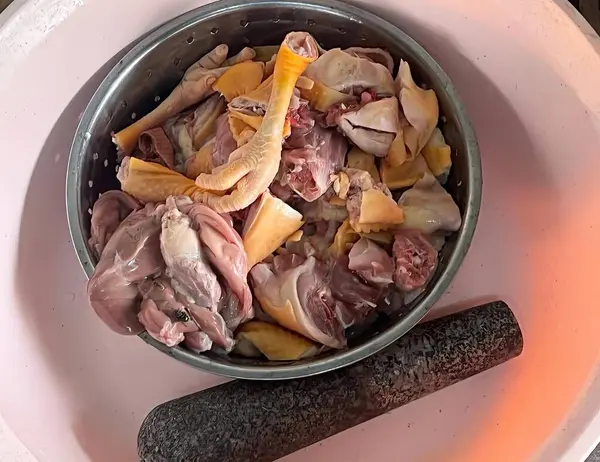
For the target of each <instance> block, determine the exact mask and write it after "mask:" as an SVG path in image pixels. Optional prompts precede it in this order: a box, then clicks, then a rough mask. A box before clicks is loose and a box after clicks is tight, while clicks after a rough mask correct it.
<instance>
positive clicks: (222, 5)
mask: <svg viewBox="0 0 600 462" xmlns="http://www.w3.org/2000/svg"><path fill="white" fill-rule="evenodd" d="M259 7H262V8H265V7H267V8H268V7H272V8H282V7H285V8H296V9H303V10H306V9H309V10H315V9H316V10H318V11H319V12H322V13H326V14H330V15H336V16H344V17H345V18H347V19H348V20H350V21H354V22H358V23H363V22H368V23H370V24H373V25H376V27H378V28H381V29H383V30H384V31H385V33H386V34H387V35H389V36H391V37H398V39H399V40H400V41H403V42H404V43H405V44H406V45H407V46H408V47H409V48H412V49H413V50H414V51H415V52H416V53H417V54H419V55H420V56H421V58H422V59H423V61H424V62H425V64H426V66H427V68H428V70H429V71H430V72H432V73H433V74H435V76H436V78H437V79H439V81H440V82H441V83H442V85H443V88H444V91H445V92H446V94H447V96H448V97H449V100H450V102H451V104H452V106H453V111H454V115H455V116H456V119H457V121H458V125H459V126H460V131H461V132H462V134H463V136H464V142H465V146H466V149H465V152H464V153H463V155H464V156H465V157H466V160H467V178H466V181H467V182H468V185H467V186H468V187H467V191H468V195H467V206H466V209H465V213H464V217H463V225H462V227H461V229H460V230H459V231H458V234H459V235H458V238H457V241H456V244H455V248H454V251H453V252H452V253H451V255H450V257H449V259H448V262H447V264H446V267H445V268H444V269H443V270H442V273H441V274H440V276H439V279H438V280H437V281H435V282H434V283H433V284H432V285H431V287H430V288H429V289H428V291H427V293H426V295H425V296H424V298H423V299H421V301H420V302H419V303H418V304H417V305H416V306H415V307H414V308H413V309H412V311H411V312H410V313H408V314H407V315H406V316H405V317H403V318H402V319H401V320H400V321H398V322H397V323H396V324H395V325H393V326H392V327H390V328H388V329H387V330H386V331H384V332H381V333H379V334H377V335H376V336H374V337H373V338H371V339H369V340H368V341H366V342H365V343H364V344H362V345H360V346H357V347H354V348H352V349H349V350H346V351H341V352H340V353H338V354H336V355H335V356H332V357H326V358H321V359H320V358H318V357H317V358H316V359H314V360H312V361H311V362H310V363H308V364H307V363H301V364H290V365H281V366H249V365H240V364H227V363H225V362H219V361H216V360H214V359H212V358H210V357H208V356H205V355H197V354H194V353H192V352H189V351H187V350H185V349H183V348H179V347H175V348H168V347H166V346H165V345H163V344H161V343H160V342H158V341H156V340H154V339H153V338H152V337H150V336H149V335H148V334H146V333H145V332H144V333H142V334H140V337H141V338H142V339H143V340H144V341H145V342H147V343H149V344H150V345H152V346H154V347H155V348H157V349H158V350H160V351H162V352H163V353H165V354H168V355H169V356H172V357H174V358H176V359H178V360H180V361H182V362H185V363H187V364H189V365H191V366H193V367H195V368H198V369H201V370H204V371H207V372H212V373H215V374H219V375H223V376H227V377H232V378H240V379H253V380H278V379H293V378H300V377H307V376H311V375H316V374H320V373H323V372H327V371H331V370H335V369H339V368H341V367H345V366H348V365H350V364H353V363H355V362H357V361H360V360H362V359H364V358H367V357H368V356H370V355H372V354H374V353H376V352H378V351H380V350H381V349H383V348H385V347H386V346H388V345H390V344H391V343H393V342H394V341H396V340H397V339H398V338H400V337H401V336H403V335H404V334H405V333H406V332H408V331H409V330H410V329H411V328H412V327H414V325H415V324H417V322H419V321H420V320H421V319H422V318H423V317H424V316H425V315H426V314H427V312H429V310H430V309H431V308H432V307H433V304H434V303H435V302H436V301H437V300H438V299H439V298H440V297H441V296H442V294H443V293H444V291H445V290H446V288H447V287H448V285H449V284H450V282H451V281H452V279H453V277H454V276H455V274H456V272H457V270H458V268H459V267H460V265H461V263H462V262H463V260H464V257H465V255H466V253H467V251H468V248H469V245H470V243H471V241H472V239H473V234H474V232H475V227H476V224H477V219H478V216H479V210H480V205H481V194H482V183H483V182H482V174H481V159H480V153H479V147H478V144H477V139H476V137H475V132H474V130H473V127H472V124H471V122H470V120H469V118H468V116H467V113H466V110H465V108H464V106H463V104H462V102H461V100H460V98H459V96H458V93H457V91H456V89H455V88H454V85H453V84H452V83H451V81H450V79H449V77H448V76H447V75H446V73H445V72H444V71H443V70H442V68H441V67H440V65H439V64H438V63H437V62H436V61H435V60H434V59H433V58H432V57H431V56H430V55H429V53H427V51H425V49H423V48H422V47H421V46H420V45H419V44H418V43H417V42H416V41H415V40H413V39H412V38H411V37H410V36H408V35H407V34H406V33H405V32H403V31H402V30H400V29H399V28H398V27H396V26H394V25H393V24H391V23H389V22H387V21H385V20H384V19H382V18H381V17H379V16H376V15H375V14H373V13H370V12H368V11H365V10H363V9H361V8H358V7H355V6H352V5H349V4H346V3H342V2H340V1H337V0H291V1H273V0H253V1H251V2H244V1H243V0H225V1H218V2H214V3H210V4H208V5H205V6H201V7H199V8H196V9H194V10H191V11H189V12H187V13H184V14H182V15H180V16H178V17H176V18H174V19H172V20H170V21H168V22H167V23H165V24H163V25H162V26H159V27H158V28H156V29H155V30H154V31H152V32H150V33H149V34H148V35H147V36H146V37H145V38H144V39H142V40H141V41H140V42H139V43H137V44H136V45H135V46H134V47H133V48H132V49H131V50H130V51H129V52H128V53H127V54H126V55H125V56H124V57H123V58H122V59H121V60H120V61H119V62H118V63H117V64H116V66H115V67H114V68H113V69H112V70H111V71H110V72H109V73H108V75H107V76H106V78H105V79H104V80H103V81H102V83H101V84H100V86H99V87H98V89H97V90H96V92H95V93H94V95H93V96H92V98H91V100H90V102H89V104H88V106H87V107H86V109H85V111H84V114H83V116H82V118H81V121H80V123H79V125H78V127H77V130H76V132H75V137H74V139H73V144H72V146H71V151H70V153H69V162H68V169H67V178H66V183H67V184H66V206H67V219H68V225H69V232H70V234H71V239H72V242H73V246H74V247H75V251H76V252H77V256H78V258H79V261H80V264H81V266H82V268H83V270H84V272H85V273H86V275H87V277H88V278H89V277H90V276H91V274H92V272H93V268H94V264H93V261H92V258H91V255H90V254H89V252H88V250H87V246H86V243H85V241H84V236H83V229H82V227H81V223H80V217H79V205H80V203H79V191H78V190H77V183H78V176H79V172H80V167H81V161H82V156H81V154H82V153H84V152H86V150H87V146H88V143H89V137H88V136H86V133H89V127H91V126H92V124H93V122H94V121H95V119H96V118H97V117H98V116H99V111H98V109H99V108H101V107H103V106H105V105H106V100H107V99H108V96H109V95H110V94H111V93H112V92H113V91H115V89H116V88H117V87H118V86H119V84H120V80H121V79H120V77H121V76H122V75H123V71H125V70H130V69H131V68H132V67H134V66H135V65H136V63H137V62H138V61H139V60H141V59H142V58H143V57H144V56H146V55H147V54H149V53H151V52H152V51H153V50H154V48H156V47H157V46H158V45H160V44H161V43H162V42H163V41H165V40H166V39H168V38H169V37H171V36H172V35H175V34H177V33H179V32H180V31H181V30H183V29H186V28H188V27H191V26H193V25H195V24H197V23H199V22H203V21H206V20H210V18H211V17H214V16H218V15H221V14H223V13H227V12H231V11H235V10H240V9H253V8H259ZM463 181H464V180H463Z"/></svg>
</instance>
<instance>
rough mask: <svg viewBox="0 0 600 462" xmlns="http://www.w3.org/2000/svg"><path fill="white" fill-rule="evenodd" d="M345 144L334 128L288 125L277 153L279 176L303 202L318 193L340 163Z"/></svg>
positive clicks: (328, 184) (319, 195)
mask: <svg viewBox="0 0 600 462" xmlns="http://www.w3.org/2000/svg"><path fill="white" fill-rule="evenodd" d="M347 151H348V144H347V143H346V140H345V139H344V137H343V136H342V135H340V134H339V133H338V132H336V131H335V130H328V129H326V128H323V127H321V126H319V125H318V124H317V125H313V126H312V127H311V128H310V129H305V128H292V134H291V136H290V138H288V140H287V141H286V142H285V143H284V150H283V152H282V156H281V169H282V172H281V180H280V183H281V184H282V185H283V186H289V187H290V189H292V190H293V191H294V192H296V194H298V195H299V196H300V197H302V198H303V199H304V200H305V201H307V202H312V201H314V200H316V199H318V198H319V197H321V196H322V195H323V194H324V193H325V191H327V189H328V188H329V187H330V186H331V183H332V180H331V176H332V175H333V174H336V173H337V172H339V171H340V170H341V168H342V167H343V166H344V160H345V158H346V152H347Z"/></svg>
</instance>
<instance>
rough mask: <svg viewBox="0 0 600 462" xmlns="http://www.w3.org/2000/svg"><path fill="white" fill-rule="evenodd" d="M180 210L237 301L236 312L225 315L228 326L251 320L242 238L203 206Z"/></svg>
mask: <svg viewBox="0 0 600 462" xmlns="http://www.w3.org/2000/svg"><path fill="white" fill-rule="evenodd" d="M182 210H184V211H185V212H186V214H187V215H188V216H189V217H190V218H191V220H192V222H193V224H194V227H195V228H196V229H197V230H198V236H199V238H200V241H201V243H202V246H203V252H204V253H205V255H206V256H207V257H208V260H209V261H210V263H211V265H212V267H213V268H215V269H216V270H217V271H218V272H219V273H220V274H221V276H223V278H224V279H225V281H226V282H227V284H228V286H229V287H230V288H231V291H232V292H233V294H234V296H235V297H237V299H238V301H239V302H240V303H239V304H238V310H237V314H236V315H234V314H233V313H232V312H230V313H229V315H228V319H229V324H230V325H238V324H240V323H241V322H243V321H245V320H248V319H251V318H252V317H253V311H252V293H251V292H250V287H249V286H248V257H247V255H246V250H245V249H244V244H243V243H242V238H241V237H240V235H239V234H238V233H237V232H236V231H235V230H234V229H233V226H232V223H231V220H229V221H228V220H225V219H224V218H223V217H222V216H221V215H219V214H218V213H216V212H215V211H214V210H212V209H210V208H209V207H207V206H205V205H203V204H191V205H189V206H182Z"/></svg>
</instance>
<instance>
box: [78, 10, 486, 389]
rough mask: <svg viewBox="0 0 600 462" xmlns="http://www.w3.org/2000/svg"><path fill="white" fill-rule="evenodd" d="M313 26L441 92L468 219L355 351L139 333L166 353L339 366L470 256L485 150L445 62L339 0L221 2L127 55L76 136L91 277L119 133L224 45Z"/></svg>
mask: <svg viewBox="0 0 600 462" xmlns="http://www.w3.org/2000/svg"><path fill="white" fill-rule="evenodd" d="M293 30H306V31H309V32H310V33H311V34H313V36H314V37H315V38H316V39H317V41H319V43H320V44H321V45H322V46H323V47H324V48H326V49H329V48H334V47H342V48H345V47H350V46H362V47H382V48H385V49H387V50H388V51H389V52H390V53H391V54H392V56H393V57H394V60H395V62H396V66H397V65H398V62H399V60H400V58H402V59H405V60H406V61H408V62H409V64H410V65H411V68H412V70H413V74H414V76H415V80H416V81H417V82H423V83H424V84H425V85H427V87H428V88H432V89H434V90H435V91H436V93H437V96H438V99H439V103H440V111H441V114H442V115H443V116H444V119H443V120H445V122H444V123H443V124H442V127H441V128H442V131H443V133H444V136H445V137H446V139H447V140H448V142H449V143H450V145H451V146H452V147H453V152H452V156H453V164H454V165H453V168H452V172H451V175H450V178H449V181H448V190H449V191H450V193H451V194H452V196H453V197H454V199H455V201H456V202H457V204H458V206H459V207H460V209H461V212H462V216H463V225H462V228H461V229H460V231H459V232H458V233H455V234H454V235H453V236H452V237H451V238H450V239H449V241H448V242H447V244H446V245H445V247H444V249H443V251H442V254H441V257H440V264H439V265H438V268H437V270H436V273H435V275H434V277H433V279H432V280H431V281H430V283H429V285H428V288H427V290H426V291H425V292H424V293H423V294H422V295H421V296H420V297H418V298H417V299H416V300H414V301H413V302H412V303H410V304H409V305H408V306H406V307H404V308H402V309H401V310H399V311H398V312H397V313H395V314H392V315H389V316H382V317H381V318H380V319H378V320H377V322H375V324H374V325H373V326H371V327H370V328H369V329H368V330H366V331H365V332H363V333H362V334H360V335H359V336H357V337H356V338H354V339H352V341H350V342H349V348H348V349H346V350H343V351H333V352H329V353H326V354H324V355H322V356H319V357H317V358H313V359H307V360H302V361H296V362H289V363H280V362H270V361H267V360H250V359H243V358H238V357H234V356H220V355H216V354H213V353H207V354H202V355H197V354H194V353H192V352H189V351H187V350H185V349H183V348H179V347H175V348H167V347H166V346H164V345H162V344H160V343H158V342H157V341H155V340H154V339H152V338H151V337H150V336H148V335H146V334H142V335H141V338H142V339H144V340H145V341H146V342H148V343H149V344H151V345H152V346H154V347H156V348H158V349H159V350H160V351H162V352H164V353H166V354H168V355H171V356H173V357H174V358H176V359H178V360H180V361H183V362H185V363H187V364H190V365H192V366H194V367H197V368H199V369H203V370H206V371H210V372H214V373H217V374H221V375H226V376H229V377H237V378H245V379H262V380H272V379H286V378H296V377H302V376H308V375H314V374H318V373H321V372H325V371H329V370H332V369H337V368H340V367H344V366H347V365H349V364H351V363H354V362H356V361H359V360H361V359H363V358H366V357H367V356H369V355H371V354H373V353H375V352H376V351H378V350H380V349H382V348H383V347H385V346H387V345H389V344H390V343H392V342H393V341H394V340H396V339H398V338H399V337H400V336H402V335H403V334H405V333H406V332H407V331H408V330H409V329H410V328H412V327H413V326H414V325H415V324H416V323H417V322H418V321H419V320H420V319H421V318H422V317H423V316H424V315H425V314H426V313H427V312H428V311H429V310H430V309H431V307H432V305H433V304H434V303H435V301H436V300H437V299H438V298H439V297H440V296H441V295H442V293H443V292H444V290H445V289H446V287H447V286H448V284H449V283H450V281H451V279H452V278H453V277H454V274H455V273H456V271H457V269H458V267H459V265H460V264H461V263H462V261H463V258H464V256H465V254H466V252H467V249H468V247H469V244H470V243H471V239H472V237H473V232H474V230H475V225H476V222H477V216H478V214H479V206H480V200H481V187H482V180H481V165H480V158H479V150H478V147H477V142H476V139H475V135H474V133H473V129H472V127H471V124H470V122H469V120H468V118H467V116H466V113H465V110H464V108H463V105H462V103H461V102H460V100H459V98H458V96H457V94H456V91H455V89H454V87H453V85H452V83H451V82H450V81H449V79H448V76H447V75H446V74H445V73H444V71H443V70H442V69H441V68H440V66H439V65H438V64H437V63H436V62H435V61H434V60H433V58H432V57H431V56H430V55H429V54H427V52H426V51H425V50H423V48H421V47H420V46H419V45H418V44H417V43H416V42H415V41H414V40H412V39H411V38H410V37H408V36H407V35H406V34H405V33H403V32H402V31H401V30H399V29H398V28H396V27H395V26H393V25H391V24H389V23H388V22H386V21H384V20H383V19H381V18H379V17H377V16H374V15H373V14H371V13H368V12H366V11H363V10H361V9H358V8H356V7H353V6H350V5H348V4H345V3H340V2H337V1H322V0H307V1H303V0H298V1H271V0H265V1H262V0H259V1H250V2H244V1H243V0H233V1H218V2H215V3H211V4H209V5H207V6H204V7H201V8H198V9H196V10H193V11H190V12H189V13H186V14H184V15H182V16H179V17H177V18H175V19H173V20H171V21H169V22H168V23H166V24H165V25H163V26H161V27H159V28H157V29H156V30H154V31H153V32H151V33H150V34H149V35H148V36H147V37H145V38H144V39H143V40H141V41H140V42H139V43H138V44H137V45H135V46H134V47H133V48H132V49H131V51H130V52H129V53H128V54H127V55H125V57H124V58H123V59H121V60H120V61H119V62H118V63H117V65H116V66H115V67H114V68H113V69H112V70H111V72H110V73H109V74H108V76H107V77H106V79H105V80H104V81H103V82H102V84H101V85H100V87H99V88H98V90H97V91H96V93H95V94H94V96H93V97H92V100H91V101H90V103H89V105H88V107H87V109H86V110H85V113H84V114H83V117H82V119H81V122H80V124H79V127H78V128H77V132H76V133H75V138H74V141H73V146H72V149H71V153H70V159H69V168H68V172H67V211H68V218H69V227H70V231H71V235H72V238H73V243H74V246H75V249H76V251H77V255H78V257H79V260H80V262H81V265H82V267H83V269H84V271H85V272H86V274H87V275H88V277H89V276H90V275H91V274H92V272H93V269H94V265H95V263H96V262H95V260H94V258H93V257H92V253H91V251H90V248H89V246H88V244H87V241H88V238H89V233H90V216H91V208H92V206H93V204H94V201H96V200H97V199H98V197H99V195H100V194H101V193H102V192H104V191H107V190H110V189H117V188H119V184H118V181H117V179H116V176H115V169H116V166H117V163H116V160H117V159H116V151H115V148H114V146H113V145H112V143H111V137H110V133H111V132H116V131H118V130H120V129H121V128H123V127H125V126H127V125H128V124H130V123H131V122H132V120H134V119H136V118H137V117H139V116H141V115H143V114H145V113H147V112H149V111H150V110H151V109H153V108H154V107H155V106H156V105H157V104H158V102H159V101H160V99H161V98H164V97H166V96H167V95H168V94H169V92H170V90H171V89H172V88H173V87H174V86H175V85H176V84H177V82H178V81H179V80H180V79H181V77H182V75H183V73H184V71H185V69H187V67H188V66H190V65H191V64H192V63H193V62H194V61H196V60H197V59H198V58H199V57H200V56H202V55H203V54H205V53H206V52H207V51H209V50H210V49H212V48H213V47H215V46H216V45H218V44H219V43H226V44H228V45H229V47H230V50H231V52H232V53H235V52H237V51H239V50H240V49H241V48H242V47H244V46H247V45H251V46H256V45H274V44H279V43H281V40H282V39H283V37H284V36H285V34H286V33H288V32H290V31H293Z"/></svg>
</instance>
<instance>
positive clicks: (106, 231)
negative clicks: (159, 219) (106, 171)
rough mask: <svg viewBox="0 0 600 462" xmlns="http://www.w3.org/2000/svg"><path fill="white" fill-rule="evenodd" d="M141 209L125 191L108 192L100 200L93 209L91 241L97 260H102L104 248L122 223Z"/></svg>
mask: <svg viewBox="0 0 600 462" xmlns="http://www.w3.org/2000/svg"><path fill="white" fill-rule="evenodd" d="M139 208H141V205H140V203H139V202H138V201H136V200H135V199H134V198H133V197H131V196H130V195H129V194H127V193H126V192H123V191H117V190H115V191H107V192H105V193H104V194H102V195H101V196H100V197H99V198H98V200H97V201H96V202H95V203H94V208H93V209H92V220H91V225H90V234H91V237H90V240H89V245H90V247H91V248H92V250H93V251H94V254H95V256H96V258H100V255H102V251H103V250H104V247H105V246H106V244H107V243H108V241H109V240H110V238H111V236H112V235H113V233H114V232H115V230H116V229H117V228H118V227H119V225H120V224H121V222H122V221H123V220H124V219H125V218H127V216H128V215H129V214H130V213H131V212H133V211H135V210H138V209H139Z"/></svg>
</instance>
